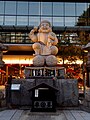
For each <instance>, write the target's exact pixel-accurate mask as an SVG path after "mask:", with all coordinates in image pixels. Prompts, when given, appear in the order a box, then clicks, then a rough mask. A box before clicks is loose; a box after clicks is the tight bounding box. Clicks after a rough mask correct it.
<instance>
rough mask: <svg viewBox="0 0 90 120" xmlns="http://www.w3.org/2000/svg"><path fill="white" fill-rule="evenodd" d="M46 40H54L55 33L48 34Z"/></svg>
mask: <svg viewBox="0 0 90 120" xmlns="http://www.w3.org/2000/svg"><path fill="white" fill-rule="evenodd" d="M48 38H50V39H52V40H54V39H55V33H53V32H51V33H49V35H48Z"/></svg>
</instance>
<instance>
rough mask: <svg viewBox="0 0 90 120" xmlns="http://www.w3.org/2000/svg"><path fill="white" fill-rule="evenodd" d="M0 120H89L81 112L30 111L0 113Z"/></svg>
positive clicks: (88, 117) (86, 113)
mask: <svg viewBox="0 0 90 120" xmlns="http://www.w3.org/2000/svg"><path fill="white" fill-rule="evenodd" d="M0 120H90V113H88V112H85V111H82V110H57V111H56V112H30V110H17V109H12V110H3V111H0Z"/></svg>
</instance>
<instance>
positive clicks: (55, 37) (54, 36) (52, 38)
mask: <svg viewBox="0 0 90 120" xmlns="http://www.w3.org/2000/svg"><path fill="white" fill-rule="evenodd" d="M48 37H49V38H50V39H51V44H52V45H56V44H57V43H58V39H57V36H56V34H55V33H53V32H52V33H51V34H50V35H49V36H48Z"/></svg>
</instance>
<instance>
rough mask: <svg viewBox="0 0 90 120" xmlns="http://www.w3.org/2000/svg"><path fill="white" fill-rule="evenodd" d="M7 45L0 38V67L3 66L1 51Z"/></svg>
mask: <svg viewBox="0 0 90 120" xmlns="http://www.w3.org/2000/svg"><path fill="white" fill-rule="evenodd" d="M6 49H7V47H6V46H4V45H3V43H2V40H0V68H1V67H3V66H4V61H3V60H2V57H3V51H4V50H6Z"/></svg>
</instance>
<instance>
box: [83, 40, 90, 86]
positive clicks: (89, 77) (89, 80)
mask: <svg viewBox="0 0 90 120" xmlns="http://www.w3.org/2000/svg"><path fill="white" fill-rule="evenodd" d="M84 50H87V51H88V54H87V58H88V59H87V64H86V70H87V87H90V42H89V43H88V44H87V45H86V46H85V47H84Z"/></svg>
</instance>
